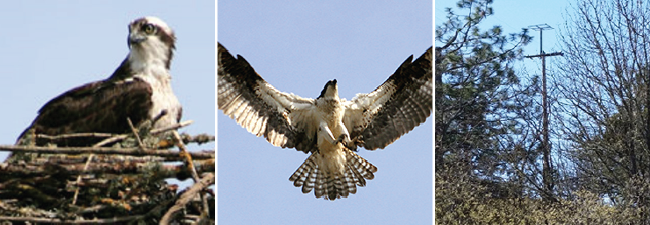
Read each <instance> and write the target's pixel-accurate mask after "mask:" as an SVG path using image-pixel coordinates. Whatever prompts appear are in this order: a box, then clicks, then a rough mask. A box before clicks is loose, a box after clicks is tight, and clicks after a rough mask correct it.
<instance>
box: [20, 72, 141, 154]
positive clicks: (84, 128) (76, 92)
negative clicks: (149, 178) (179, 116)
mask: <svg viewBox="0 0 650 225" xmlns="http://www.w3.org/2000/svg"><path fill="white" fill-rule="evenodd" d="M151 93H152V89H151V86H149V84H148V83H146V82H145V81H143V80H140V79H138V78H134V79H131V80H126V81H118V82H113V81H110V80H105V81H97V82H92V83H88V84H85V85H82V86H80V87H77V88H74V89H72V90H69V91H67V92H65V93H63V94H61V95H59V96H57V97H56V98H54V99H52V100H50V101H49V102H48V103H46V104H45V105H44V106H43V107H42V108H41V109H40V110H39V111H38V116H37V117H36V119H34V122H32V124H31V126H30V127H29V128H27V129H26V130H25V131H23V133H22V134H21V135H20V137H19V138H18V142H19V143H20V141H21V139H22V138H23V137H24V136H25V135H27V133H28V132H29V133H34V134H46V135H60V134H71V133H89V132H92V133H118V134H119V133H126V132H128V131H129V130H130V127H129V125H128V122H127V120H126V118H130V119H131V121H132V122H133V124H138V123H140V122H141V121H144V120H146V119H147V118H148V113H149V109H150V108H151V106H152V102H151ZM99 140H100V139H95V138H89V137H84V138H78V139H76V138H71V139H65V140H64V142H61V143H56V144H58V145H65V146H90V145H92V144H95V143H97V142H98V141H99ZM45 142H51V141H49V140H47V141H46V140H38V139H37V140H36V145H42V144H44V143H45Z"/></svg>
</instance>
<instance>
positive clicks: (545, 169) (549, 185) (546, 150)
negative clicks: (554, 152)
mask: <svg viewBox="0 0 650 225" xmlns="http://www.w3.org/2000/svg"><path fill="white" fill-rule="evenodd" d="M529 28H531V29H533V30H539V55H529V56H525V57H526V58H530V59H532V58H537V57H540V58H542V136H543V139H544V140H542V154H543V156H542V183H543V185H544V189H545V190H544V192H545V193H544V194H545V199H554V198H553V188H554V186H555V185H554V182H553V177H552V171H553V168H552V165H551V148H550V144H549V135H548V114H549V113H548V97H547V91H546V56H558V55H559V56H562V55H563V54H562V52H553V53H545V52H544V50H543V48H542V31H543V30H548V29H553V28H552V27H551V26H549V25H548V24H538V25H532V26H529Z"/></svg>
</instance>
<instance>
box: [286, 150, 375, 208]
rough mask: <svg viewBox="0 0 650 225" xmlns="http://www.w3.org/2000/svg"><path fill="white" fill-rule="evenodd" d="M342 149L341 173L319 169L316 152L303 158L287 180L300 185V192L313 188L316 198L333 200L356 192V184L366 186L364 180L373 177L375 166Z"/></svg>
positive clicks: (318, 154) (318, 155) (309, 190)
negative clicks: (343, 161) (344, 161)
mask: <svg viewBox="0 0 650 225" xmlns="http://www.w3.org/2000/svg"><path fill="white" fill-rule="evenodd" d="M343 151H344V153H345V158H346V164H345V168H344V171H345V172H344V173H343V174H341V173H338V172H330V171H324V170H323V169H321V168H320V167H319V166H318V164H317V163H316V162H317V160H316V159H317V158H318V157H321V155H320V153H318V152H316V153H313V154H311V155H310V156H309V157H308V158H307V159H305V162H304V163H303V164H302V165H301V166H300V167H298V169H297V170H296V172H294V173H293V175H291V177H290V178H289V181H292V182H293V185H294V186H296V187H302V193H305V194H306V193H309V192H311V190H314V195H315V196H316V198H323V199H325V200H332V201H334V200H336V199H339V198H341V197H343V198H347V197H348V195H350V194H355V193H357V186H359V187H363V186H366V180H372V179H373V178H375V175H374V172H377V167H375V166H374V165H372V164H371V163H370V162H368V161H367V160H365V159H364V158H362V157H361V156H359V155H357V154H356V153H354V152H352V151H350V150H349V149H344V150H343Z"/></svg>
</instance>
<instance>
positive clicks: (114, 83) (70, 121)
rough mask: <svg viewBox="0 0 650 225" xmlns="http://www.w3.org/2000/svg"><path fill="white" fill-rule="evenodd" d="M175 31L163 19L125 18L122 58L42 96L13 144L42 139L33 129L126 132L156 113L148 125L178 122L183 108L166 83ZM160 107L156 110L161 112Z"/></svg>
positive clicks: (81, 141)
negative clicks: (101, 72)
mask: <svg viewBox="0 0 650 225" xmlns="http://www.w3.org/2000/svg"><path fill="white" fill-rule="evenodd" d="M175 41H176V37H175V36H174V32H173V31H172V30H171V28H169V26H167V24H166V23H165V22H163V21H162V20H160V19H159V18H156V17H143V18H139V19H136V20H134V21H132V22H131V23H130V24H129V36H128V46H129V49H130V52H129V54H128V55H127V56H126V59H124V61H122V63H121V64H120V66H119V67H118V68H117V69H116V70H115V72H113V74H112V75H111V76H110V77H109V78H108V79H105V80H101V81H96V82H91V83H87V84H84V85H82V86H79V87H76V88H74V89H72V90H69V91H67V92H65V93H63V94H61V95H59V96H58V97H56V98H54V99H52V100H50V101H49V102H47V103H46V104H45V105H44V106H43V107H42V108H41V109H40V110H39V111H38V116H37V117H36V119H35V120H34V122H32V124H31V125H30V126H29V127H28V128H27V129H26V130H25V131H23V133H22V134H21V135H20V137H19V138H18V142H17V144H25V143H26V142H27V140H25V139H27V138H26V137H30V138H29V139H31V142H30V143H34V141H35V144H36V145H43V144H45V143H46V142H50V141H46V140H40V139H36V138H35V136H36V135H35V134H46V135H60V134H70V133H88V132H93V133H126V132H129V131H130V127H129V125H128V122H127V118H129V119H130V120H131V121H132V122H133V124H134V125H138V124H139V123H141V122H143V121H146V120H151V119H153V118H155V117H156V116H158V115H163V116H162V117H159V118H158V120H157V122H156V123H154V127H153V128H160V127H167V126H170V125H174V124H176V123H178V121H179V120H180V118H181V113H182V108H181V104H180V103H179V101H178V99H177V98H176V96H175V95H174V93H173V91H172V87H171V83H170V82H171V75H170V73H169V68H170V65H171V60H172V56H173V52H174V49H175V44H174V42H175ZM163 111H164V112H165V113H163V114H161V112H163ZM98 141H99V139H95V138H88V137H84V138H78V139H65V140H64V141H62V142H59V143H57V144H58V145H65V146H90V145H92V144H95V143H97V142H98Z"/></svg>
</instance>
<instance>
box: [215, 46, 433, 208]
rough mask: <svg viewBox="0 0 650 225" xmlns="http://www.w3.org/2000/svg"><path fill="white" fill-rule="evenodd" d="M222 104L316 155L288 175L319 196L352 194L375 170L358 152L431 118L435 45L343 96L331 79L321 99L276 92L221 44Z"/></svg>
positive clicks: (247, 122)
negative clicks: (371, 86) (371, 85)
mask: <svg viewBox="0 0 650 225" xmlns="http://www.w3.org/2000/svg"><path fill="white" fill-rule="evenodd" d="M218 57H219V58H218V60H219V62H218V63H219V67H218V78H217V79H218V87H217V91H218V99H217V103H218V106H219V109H221V110H222V111H223V112H224V114H226V115H228V116H229V117H230V118H233V119H235V120H236V121H237V123H238V124H239V125H241V126H242V127H244V128H246V129H247V130H248V131H249V132H251V133H253V134H254V135H256V136H258V137H259V136H264V137H265V138H266V140H267V141H268V142H270V143H271V144H273V145H274V146H279V147H282V148H296V149H297V150H300V151H303V152H305V153H311V155H310V156H309V157H308V158H307V159H306V160H305V162H304V163H303V164H302V165H301V166H300V167H299V168H298V169H297V170H296V172H294V173H293V175H291V177H290V178H289V180H290V181H293V183H294V186H296V187H302V192H303V193H309V192H310V191H311V190H312V189H314V194H315V195H316V198H321V197H322V198H324V199H329V200H335V199H338V198H341V197H344V198H346V197H348V195H349V194H351V193H352V194H354V193H356V191H357V187H356V186H357V185H358V186H360V187H362V186H365V184H366V179H367V180H370V179H373V178H374V174H373V173H374V172H376V171H377V168H376V167H375V166H373V165H372V164H371V163H369V162H368V161H366V160H365V159H364V158H362V157H361V156H359V155H357V154H356V153H354V152H353V151H356V148H357V146H360V147H364V148H365V149H368V150H375V149H377V148H382V149H383V148H384V147H386V146H387V145H389V144H391V143H393V142H394V141H395V140H397V139H398V138H400V137H401V136H402V135H404V134H406V133H407V132H409V131H411V130H412V129H413V128H414V127H416V126H418V125H420V124H421V123H423V122H425V120H426V118H427V117H429V115H431V110H432V105H433V104H432V97H433V96H432V88H433V85H432V73H431V69H432V68H431V58H432V48H429V49H428V50H427V51H426V52H425V53H424V54H423V55H422V56H420V57H419V58H418V59H416V60H415V61H412V60H413V56H412V55H411V56H410V57H409V58H408V59H406V61H404V62H403V63H402V64H401V65H400V67H399V68H398V69H397V71H395V73H394V74H393V75H391V76H390V77H389V78H388V80H386V81H385V82H384V83H383V84H382V85H380V86H379V87H377V89H376V90H375V91H373V92H371V93H368V94H357V96H356V97H355V98H353V99H352V100H351V101H347V100H345V99H340V98H339V95H338V87H337V85H336V80H330V81H328V82H327V83H326V84H325V87H324V88H323V90H322V91H321V93H320V96H318V98H316V99H311V98H303V97H300V96H297V95H294V94H289V93H284V92H280V91H278V90H276V89H275V88H274V87H273V86H272V85H270V84H269V83H267V82H266V81H264V79H262V77H260V76H259V75H258V74H257V73H256V72H255V70H254V69H253V68H252V67H251V65H250V64H249V63H248V62H247V61H246V60H245V59H244V58H243V57H242V56H240V55H238V56H237V58H235V57H233V56H232V55H231V54H230V53H229V52H228V50H226V49H225V48H224V47H223V46H222V45H221V43H218Z"/></svg>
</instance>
